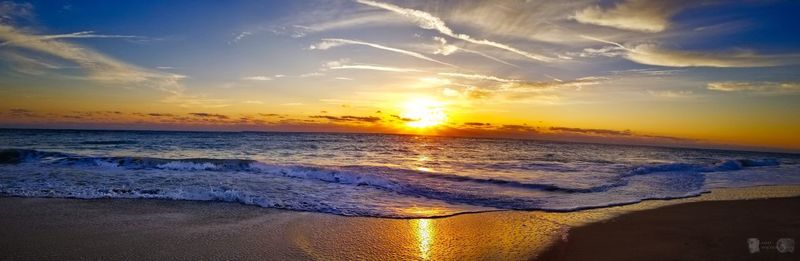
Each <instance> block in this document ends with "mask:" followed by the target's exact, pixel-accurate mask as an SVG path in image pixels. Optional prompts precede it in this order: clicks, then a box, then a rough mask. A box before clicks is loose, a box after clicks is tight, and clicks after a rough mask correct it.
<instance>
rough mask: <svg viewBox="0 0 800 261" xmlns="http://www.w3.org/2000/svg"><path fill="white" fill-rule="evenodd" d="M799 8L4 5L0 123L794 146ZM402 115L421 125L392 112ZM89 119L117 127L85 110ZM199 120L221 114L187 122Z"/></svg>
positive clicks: (790, 4) (754, 4)
mask: <svg viewBox="0 0 800 261" xmlns="http://www.w3.org/2000/svg"><path fill="white" fill-rule="evenodd" d="M797 11H800V3H798V2H797V1H646V0H620V1H600V2H598V1H569V2H565V3H560V2H558V3H556V2H551V1H371V0H358V1H226V2H224V3H221V2H218V1H166V2H159V3H154V2H147V1H99V2H98V1H4V2H2V4H1V5H0V22H1V23H0V26H2V28H0V29H2V31H1V32H0V41H2V42H3V44H2V46H0V75H2V80H0V92H2V94H3V96H4V99H3V101H4V102H3V103H4V104H3V105H0V110H3V111H5V113H4V114H3V115H4V116H3V117H2V121H0V122H2V125H4V126H8V127H64V126H67V127H81V126H83V127H101V128H102V127H104V126H105V127H114V128H126V127H127V128H156V129H162V128H163V129H172V128H180V129H223V130H240V129H255V130H286V129H289V130H308V129H311V130H317V129H322V130H336V131H339V130H342V131H379V132H414V131H417V132H419V131H420V130H413V131H412V130H408V129H407V128H403V127H402V126H404V124H405V123H411V122H414V121H424V120H425V119H422V118H425V117H428V118H430V117H438V118H441V119H440V120H439V121H440V122H437V123H436V124H435V125H436V126H435V128H427V127H430V126H427V127H426V128H427V129H426V130H425V132H426V133H441V134H448V133H457V134H458V133H461V134H465V133H466V134H469V135H489V134H485V133H492V132H495V133H501V134H502V135H501V136H503V135H505V136H509V135H510V136H515V137H516V136H526V135H527V136H533V137H542V136H546V137H551V136H559V137H560V136H563V138H564V139H579V140H583V139H594V138H598V139H647V138H648V137H649V138H654V137H655V139H657V137H669V138H671V139H668V140H667V142H674V141H676V140H678V139H682V140H685V142H702V143H715V144H716V143H719V144H739V145H743V146H745V145H746V146H763V147H791V148H794V147H800V140H798V138H797V137H796V135H792V134H791V133H797V132H800V120H797V119H795V118H800V117H796V115H798V113H800V108H798V107H800V106H797V104H798V101H800V98H798V93H800V83H799V82H800V74H798V73H797V72H798V71H799V70H798V69H800V65H798V64H800V50H798V48H800V29H798V27H797V26H794V25H797V24H800V21H798V20H800V19H799V18H798V16H797V15H796V13H797ZM409 104H412V105H409ZM409 106H412V107H413V106H417V107H424V108H426V109H425V110H422V111H423V112H422V114H424V115H423V116H419V115H421V114H420V113H419V112H418V113H416V114H415V115H418V116H417V117H420V118H419V119H412V118H408V117H403V115H404V114H410V112H409V111H412V110H413V109H410V108H409ZM100 111H118V112H120V114H121V115H125V116H119V117H116V116H114V117H112V116H110V115H106V116H103V115H94V116H87V115H90V114H91V112H95V113H96V112H100ZM20 112H26V113H20ZM76 113H83V114H81V115H84V116H83V117H77V116H75V115H71V114H76ZM87 113H88V114H87ZM192 113H199V114H192ZM148 114H169V115H171V117H170V118H169V119H166V118H165V117H163V116H158V117H159V118H153V117H156V116H152V117H147V116H146V115H148ZM208 114H215V115H220V116H224V117H225V118H223V117H211V118H208V117H206V118H201V117H202V116H197V115H208ZM272 114H275V115H281V118H280V119H273V118H258V117H261V116H258V115H272ZM411 114H413V113H411ZM193 115H194V116H193ZM320 115H325V116H326V117H316V116H320ZM430 115H434V116H430ZM344 116H353V117H345V118H342V117H344ZM440 116H441V117H440ZM792 116H794V117H792ZM370 117H374V118H377V119H378V120H373V118H370ZM355 119H365V120H363V121H362V120H355ZM467 123H471V124H467ZM476 123H486V124H487V125H478V124H476ZM412 125H413V124H412ZM490 126H491V127H490ZM503 126H528V127H530V128H528V129H519V128H517V129H514V128H512V127H509V128H511V129H514V131H511V129H508V128H506V129H504V128H503ZM520 130H521V131H523V132H525V133H518V131H520ZM592 130H595V131H592ZM598 130H609V131H611V132H603V131H598ZM613 133H616V136H614V135H612V134H613ZM498 135H500V134H498ZM609 135H610V136H611V137H609ZM672 138H674V139H672ZM652 142H656V143H658V142H665V141H652ZM786 144H788V145H786Z"/></svg>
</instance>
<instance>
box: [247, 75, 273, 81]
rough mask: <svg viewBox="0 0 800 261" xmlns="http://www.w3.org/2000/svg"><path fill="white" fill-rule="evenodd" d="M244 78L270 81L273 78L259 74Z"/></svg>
mask: <svg viewBox="0 0 800 261" xmlns="http://www.w3.org/2000/svg"><path fill="white" fill-rule="evenodd" d="M242 80H246V81H270V80H272V78H270V77H268V76H263V75H257V76H247V77H242Z"/></svg>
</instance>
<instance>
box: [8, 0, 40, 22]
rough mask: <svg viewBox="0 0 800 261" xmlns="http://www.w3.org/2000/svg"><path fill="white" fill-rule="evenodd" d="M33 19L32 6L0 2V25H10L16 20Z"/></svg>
mask: <svg viewBox="0 0 800 261" xmlns="http://www.w3.org/2000/svg"><path fill="white" fill-rule="evenodd" d="M31 17H33V5H32V4H30V3H15V2H11V1H3V2H0V23H4V24H10V23H12V22H14V20H16V19H17V18H24V19H30V18H31Z"/></svg>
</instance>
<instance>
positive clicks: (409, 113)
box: [400, 98, 447, 129]
mask: <svg viewBox="0 0 800 261" xmlns="http://www.w3.org/2000/svg"><path fill="white" fill-rule="evenodd" d="M444 106H445V103H444V102H441V101H437V100H435V99H432V98H415V99H412V100H409V101H407V102H405V104H403V112H402V113H401V114H400V116H401V117H403V119H405V120H406V126H409V127H412V128H419V129H424V128H429V127H434V126H438V125H442V124H444V123H445V121H447V114H446V113H445V110H444Z"/></svg>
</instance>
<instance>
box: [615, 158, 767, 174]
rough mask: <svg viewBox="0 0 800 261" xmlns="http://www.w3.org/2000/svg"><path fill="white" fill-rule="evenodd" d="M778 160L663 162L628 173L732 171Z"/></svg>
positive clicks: (764, 164) (763, 165) (761, 165)
mask: <svg viewBox="0 0 800 261" xmlns="http://www.w3.org/2000/svg"><path fill="white" fill-rule="evenodd" d="M778 165H780V162H779V161H778V160H776V159H771V158H764V159H728V160H721V161H718V162H715V163H712V164H691V163H665V164H653V165H647V166H639V167H635V168H633V169H632V170H631V171H630V172H628V174H629V175H643V174H650V173H656V172H719V171H734V170H741V169H744V168H748V167H765V166H778Z"/></svg>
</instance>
